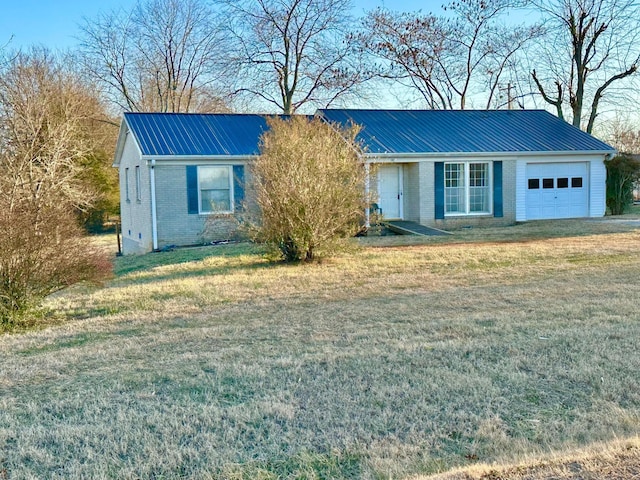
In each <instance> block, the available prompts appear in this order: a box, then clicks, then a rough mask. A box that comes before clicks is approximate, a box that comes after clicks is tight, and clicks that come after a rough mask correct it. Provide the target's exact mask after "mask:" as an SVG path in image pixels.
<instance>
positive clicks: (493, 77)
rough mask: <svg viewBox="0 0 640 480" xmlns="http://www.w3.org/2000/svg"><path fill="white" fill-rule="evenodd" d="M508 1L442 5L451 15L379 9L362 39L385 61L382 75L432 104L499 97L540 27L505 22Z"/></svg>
mask: <svg viewBox="0 0 640 480" xmlns="http://www.w3.org/2000/svg"><path fill="white" fill-rule="evenodd" d="M517 6H519V5H517V4H516V3H514V2H512V1H510V0H460V1H455V2H452V3H449V4H448V5H445V6H444V7H443V8H444V10H445V12H447V13H448V14H449V16H447V17H445V16H435V15H433V14H428V15H422V14H420V13H394V12H391V11H389V10H384V9H377V10H374V11H372V12H369V14H368V15H367V17H366V18H365V20H364V32H363V33H361V34H360V36H359V38H360V39H361V41H363V43H364V45H365V48H367V49H368V50H369V51H371V52H372V53H373V54H374V55H376V56H378V57H379V58H381V59H382V60H383V62H384V63H385V64H386V65H387V67H388V68H387V69H386V72H385V73H384V75H385V76H386V77H388V78H393V79H396V80H399V81H402V82H403V83H404V84H405V85H409V86H410V87H412V88H414V89H415V90H417V91H418V92H419V94H420V95H421V96H422V97H423V98H424V100H425V101H426V103H427V105H428V106H429V107H430V108H442V109H451V108H461V109H464V108H466V107H467V106H468V105H467V103H468V99H469V97H470V96H471V95H472V94H477V95H480V96H482V98H484V102H485V108H489V107H490V106H491V104H492V103H494V101H495V97H496V95H497V92H498V88H499V85H500V82H501V81H503V79H504V75H505V73H506V72H507V71H508V70H509V69H510V67H511V66H512V65H513V64H514V62H515V60H516V56H517V55H518V53H519V52H520V51H521V49H522V48H523V47H524V46H525V45H526V43H527V42H528V41H530V40H531V39H532V38H535V37H536V36H538V35H540V32H541V30H540V27H538V26H530V27H525V26H507V25H505V24H504V22H503V16H504V14H505V13H506V12H507V11H509V10H510V9H512V8H515V7H517Z"/></svg>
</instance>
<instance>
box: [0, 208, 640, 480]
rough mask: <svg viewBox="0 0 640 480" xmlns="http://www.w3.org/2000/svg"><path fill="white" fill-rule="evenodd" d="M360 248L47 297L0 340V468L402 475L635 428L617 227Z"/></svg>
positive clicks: (209, 254) (221, 255)
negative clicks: (32, 319)
mask: <svg viewBox="0 0 640 480" xmlns="http://www.w3.org/2000/svg"><path fill="white" fill-rule="evenodd" d="M627 219H628V220H633V218H631V219H629V218H627ZM411 243H413V244H414V245H404V246H399V245H400V244H411ZM363 245H364V246H363V247H362V248H360V249H359V250H357V251H355V252H353V253H352V254H349V255H343V256H341V257H338V258H336V259H330V260H325V261H323V262H321V263H320V264H315V265H273V264H269V263H267V262H266V260H265V259H264V258H263V256H262V254H261V252H260V250H259V249H258V248H256V247H254V246H251V245H245V244H239V245H226V246H217V247H203V248H197V249H184V250H177V251H175V252H168V253H159V254H150V255H147V256H145V257H137V258H121V259H118V260H117V269H116V270H117V276H116V278H115V279H114V280H112V281H111V282H110V283H109V284H107V285H104V286H103V287H101V288H95V289H89V288H86V287H78V288H74V289H71V290H69V291H66V292H63V293H62V294H58V295H56V296H55V297H54V298H51V299H50V300H49V307H51V308H55V309H56V310H57V311H58V312H60V313H58V314H57V315H58V316H57V317H56V318H55V319H54V320H55V323H56V325H53V326H51V327H50V328H47V329H43V330H40V331H31V332H26V333H19V334H11V335H4V336H2V337H0V365H1V367H0V368H1V371H2V374H1V375H0V478H3V477H4V478H234V479H235V478H238V479H240V478H246V479H250V478H265V479H266V478H274V479H275V478H389V477H392V478H403V477H409V476H411V475H416V474H432V473H437V472H442V471H446V470H448V469H450V468H453V467H461V466H465V465H473V464H476V463H479V462H484V463H490V464H491V463H495V462H497V463H505V462H508V463H511V462H518V461H521V460H523V459H525V458H527V457H530V456H536V455H543V454H548V453H549V452H559V453H562V452H566V451H571V450H572V449H576V448H584V447H588V446H590V445H593V444H594V443H596V442H604V443H605V444H606V443H608V442H611V441H612V440H614V439H618V440H619V439H624V438H634V437H636V436H637V435H638V434H640V351H639V349H638V348H637V343H638V338H640V311H639V305H640V288H639V287H640V279H639V272H640V248H639V247H640V229H638V226H637V225H635V224H634V223H633V221H629V222H610V221H600V222H587V221H575V222H541V223H530V224H525V225H518V226H515V227H510V228H507V229H492V230H482V231H480V230H477V231H461V232H456V233H455V234H454V235H453V236H451V237H446V238H442V237H434V238H431V239H429V238H427V239H416V238H410V237H384V238H379V239H366V240H364V241H363ZM380 245H387V246H386V248H379V247H380ZM567 478H568V477H567Z"/></svg>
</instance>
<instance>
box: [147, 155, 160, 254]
mask: <svg viewBox="0 0 640 480" xmlns="http://www.w3.org/2000/svg"><path fill="white" fill-rule="evenodd" d="M155 166H156V161H155V160H151V168H150V169H149V184H150V186H151V238H152V239H153V250H154V251H155V250H158V215H157V213H156V171H155Z"/></svg>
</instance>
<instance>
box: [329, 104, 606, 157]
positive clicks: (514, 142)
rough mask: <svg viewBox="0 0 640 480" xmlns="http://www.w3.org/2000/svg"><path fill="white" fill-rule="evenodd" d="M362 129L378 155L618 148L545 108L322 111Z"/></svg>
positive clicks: (370, 149) (571, 150) (600, 150)
mask: <svg viewBox="0 0 640 480" xmlns="http://www.w3.org/2000/svg"><path fill="white" fill-rule="evenodd" d="M318 114H319V115H322V117H323V118H325V119H327V120H328V121H330V122H335V123H340V124H343V125H346V124H349V123H354V124H357V125H360V126H361V127H362V131H361V132H360V134H359V135H358V138H359V139H360V140H361V141H363V142H364V144H365V146H366V147H367V150H368V152H370V153H373V154H403V153H481V152H487V153H509V152H514V153H515V152H531V153H532V152H594V153H595V152H612V151H614V148H613V147H611V146H609V145H607V144H606V143H604V142H601V141H600V140H598V139H596V138H594V137H592V136H591V135H589V134H587V133H585V132H583V131H581V130H579V129H578V128H575V127H573V126H572V125H569V124H568V123H566V122H565V121H564V120H561V119H559V118H558V117H556V116H554V115H552V114H550V113H549V112H546V111H544V110H346V109H344V110H343V109H336V110H333V109H330V110H329V109H327V110H319V111H318Z"/></svg>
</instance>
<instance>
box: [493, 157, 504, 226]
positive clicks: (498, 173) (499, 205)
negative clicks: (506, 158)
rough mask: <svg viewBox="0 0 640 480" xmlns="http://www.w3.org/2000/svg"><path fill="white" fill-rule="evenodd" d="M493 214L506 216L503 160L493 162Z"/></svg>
mask: <svg viewBox="0 0 640 480" xmlns="http://www.w3.org/2000/svg"><path fill="white" fill-rule="evenodd" d="M493 216H494V217H500V218H502V217H503V216H504V211H503V201H502V162H501V161H500V162H493Z"/></svg>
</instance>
